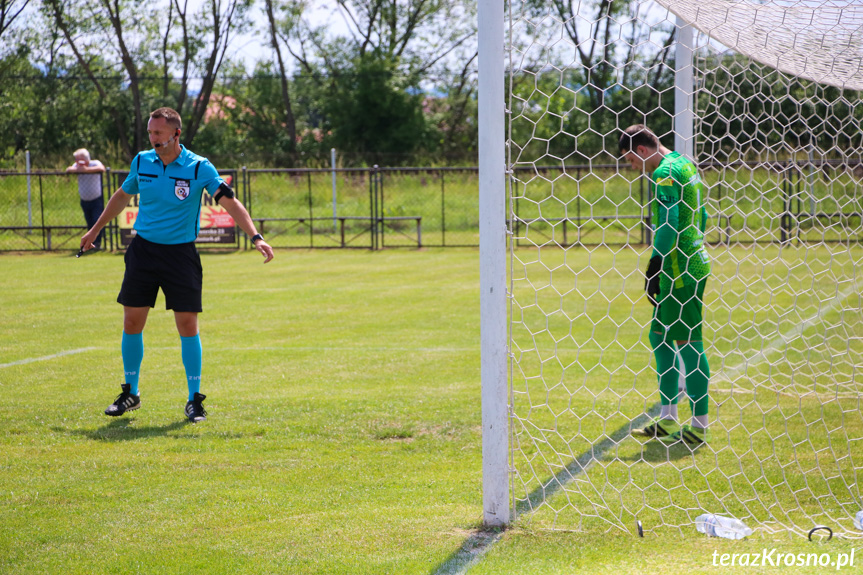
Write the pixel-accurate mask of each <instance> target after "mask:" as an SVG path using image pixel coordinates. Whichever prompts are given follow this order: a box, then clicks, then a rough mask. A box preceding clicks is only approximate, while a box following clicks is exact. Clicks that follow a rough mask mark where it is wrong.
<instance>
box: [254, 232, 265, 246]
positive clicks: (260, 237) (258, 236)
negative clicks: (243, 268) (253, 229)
mask: <svg viewBox="0 0 863 575" xmlns="http://www.w3.org/2000/svg"><path fill="white" fill-rule="evenodd" d="M262 239H264V235H263V234H255V235H253V236H252V243H253V244H254V243H255V242H256V241H258V240H262Z"/></svg>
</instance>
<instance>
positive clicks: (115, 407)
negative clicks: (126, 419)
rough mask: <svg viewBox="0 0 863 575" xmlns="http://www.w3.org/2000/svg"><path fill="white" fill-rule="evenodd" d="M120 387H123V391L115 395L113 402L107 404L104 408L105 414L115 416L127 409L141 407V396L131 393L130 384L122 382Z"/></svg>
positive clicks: (132, 409)
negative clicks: (106, 407)
mask: <svg viewBox="0 0 863 575" xmlns="http://www.w3.org/2000/svg"><path fill="white" fill-rule="evenodd" d="M120 387H121V388H122V389H123V392H122V393H121V394H120V395H118V396H117V399H115V400H114V403H112V404H111V405H109V406H108V409H106V410H105V415H110V416H111V417H116V416H118V415H123V414H124V413H126V412H127V411H134V410H136V409H138V408H139V407H141V396H140V395H132V385H131V384H128V383H124V384H123V385H121V386H120Z"/></svg>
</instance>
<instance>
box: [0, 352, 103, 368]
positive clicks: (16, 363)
mask: <svg viewBox="0 0 863 575" xmlns="http://www.w3.org/2000/svg"><path fill="white" fill-rule="evenodd" d="M94 349H99V348H97V347H82V348H80V349H70V350H69V351H61V352H60V353H54V354H51V355H43V356H42V357H30V358H27V359H19V360H18V361H12V362H9V363H0V369H2V368H4V367H12V366H13V365H24V364H27V363H33V362H36V361H47V360H49V359H55V358H58V357H64V356H67V355H75V354H76V353H85V352H87V351H93V350H94Z"/></svg>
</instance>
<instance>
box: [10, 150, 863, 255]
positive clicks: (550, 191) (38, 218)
mask: <svg viewBox="0 0 863 575" xmlns="http://www.w3.org/2000/svg"><path fill="white" fill-rule="evenodd" d="M700 169H701V172H702V174H703V176H704V180H705V183H706V184H707V186H708V189H709V200H708V213H709V216H710V218H711V221H710V223H709V225H708V234H707V241H708V242H710V243H714V244H715V243H720V244H732V243H752V242H755V243H760V242H778V243H782V242H787V241H815V240H817V241H848V240H853V241H859V239H860V238H861V237H863V230H861V228H863V216H861V214H863V206H861V199H863V193H861V192H863V184H861V180H863V178H861V177H860V174H858V173H857V172H859V171H860V170H861V166H860V164H859V162H857V163H856V164H853V165H852V164H851V163H848V162H845V163H838V162H832V161H831V162H828V161H824V162H805V161H804V162H793V161H786V162H769V163H745V162H734V163H725V164H721V163H716V162H713V163H705V164H702V165H701V166H700ZM127 173H128V172H126V171H111V170H108V172H106V173H105V174H104V175H103V178H102V182H103V190H104V192H103V193H104V195H105V196H106V199H107V196H108V193H109V191H113V190H115V189H117V188H118V187H120V185H121V184H122V182H123V181H124V179H125V177H126V175H127ZM220 173H221V174H223V177H226V178H227V177H230V180H231V185H232V186H233V187H234V189H235V191H236V192H237V195H238V197H239V198H240V199H241V200H242V202H243V203H244V205H245V206H246V207H247V209H248V210H249V213H250V214H251V215H252V218H253V220H254V221H255V222H256V224H257V225H258V227H259V228H260V229H261V231H262V233H264V234H265V235H266V237H267V241H268V242H269V243H271V245H273V246H274V247H277V248H305V249H308V248H315V249H317V248H324V249H332V248H338V249H342V248H345V249H347V248H362V249H372V250H377V249H383V248H412V249H417V248H422V247H458V246H470V247H473V246H477V245H478V244H479V213H478V201H477V189H478V185H479V173H478V169H477V168H472V167H467V168H448V167H413V168H387V167H378V166H373V167H371V168H339V169H246V168H241V169H237V170H227V171H222V172H220ZM813 174H814V175H813ZM818 174H826V175H825V176H823V177H819V176H818ZM509 176H510V178H509V186H508V187H509V188H510V190H501V193H502V194H507V193H508V192H510V191H511V199H512V201H511V202H510V205H509V212H510V213H509V215H508V217H507V222H506V225H507V226H508V229H509V232H510V234H511V236H512V239H513V242H514V244H515V245H516V246H517V247H522V246H536V245H547V244H549V243H554V244H558V245H561V246H573V245H576V246H578V245H586V246H587V245H598V244H609V245H627V244H649V243H651V241H652V227H651V218H652V213H651V203H652V202H651V198H650V196H649V186H648V185H647V183H646V179H645V178H643V177H642V176H641V174H638V173H635V172H633V171H631V170H630V169H629V168H628V167H625V166H620V165H618V164H604V165H592V166H588V165H574V166H566V165H564V166H560V165H558V166H534V165H528V166H515V167H514V168H513V169H512V171H511V172H510V174H509ZM0 199H2V201H3V205H4V209H3V210H2V211H0V251H27V250H39V251H43V250H77V247H78V244H79V241H80V237H81V235H83V233H84V231H85V222H84V216H83V214H82V210H81V206H80V203H79V197H78V193H77V182H76V179H75V176H74V175H69V174H66V173H65V172H54V171H38V172H30V173H0ZM208 201H209V202H210V204H212V201H211V200H208ZM205 207H206V206H205ZM209 207H210V208H212V209H213V210H218V207H217V206H209ZM216 219H218V218H213V220H216ZM121 224H123V225H121ZM217 232H220V233H217ZM221 232H225V233H224V234H222V233H221ZM228 232H230V233H228ZM105 233H106V236H105V246H106V248H107V249H111V250H115V249H123V247H124V244H125V243H127V242H128V240H129V238H130V234H131V230H130V229H128V222H126V221H124V222H118V221H115V222H113V223H112V224H111V225H110V226H109V227H108V228H107V229H106V232H105ZM205 240H206V241H205ZM200 245H201V247H202V248H205V249H207V248H222V249H225V248H227V249H240V248H245V249H248V248H249V247H250V245H249V243H248V238H246V237H245V235H244V234H242V233H240V232H239V231H238V230H236V229H234V228H231V229H230V230H224V229H222V230H216V229H211V228H207V229H202V238H201V242H200Z"/></svg>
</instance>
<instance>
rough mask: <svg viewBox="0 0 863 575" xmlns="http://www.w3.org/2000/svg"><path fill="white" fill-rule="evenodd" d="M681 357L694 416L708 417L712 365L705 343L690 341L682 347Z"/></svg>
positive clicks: (687, 393)
mask: <svg viewBox="0 0 863 575" xmlns="http://www.w3.org/2000/svg"><path fill="white" fill-rule="evenodd" d="M680 357H682V358H683V364H684V365H685V366H686V367H685V368H684V369H685V370H686V395H688V396H689V400H690V402H691V404H692V415H693V416H695V417H701V416H704V415H707V412H708V410H709V408H710V398H709V397H708V395H707V385H708V383H709V382H710V364H709V363H707V354H705V353H704V343H702V342H700V341H690V342H689V343H686V344H684V345H682V346H681V347H680Z"/></svg>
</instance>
